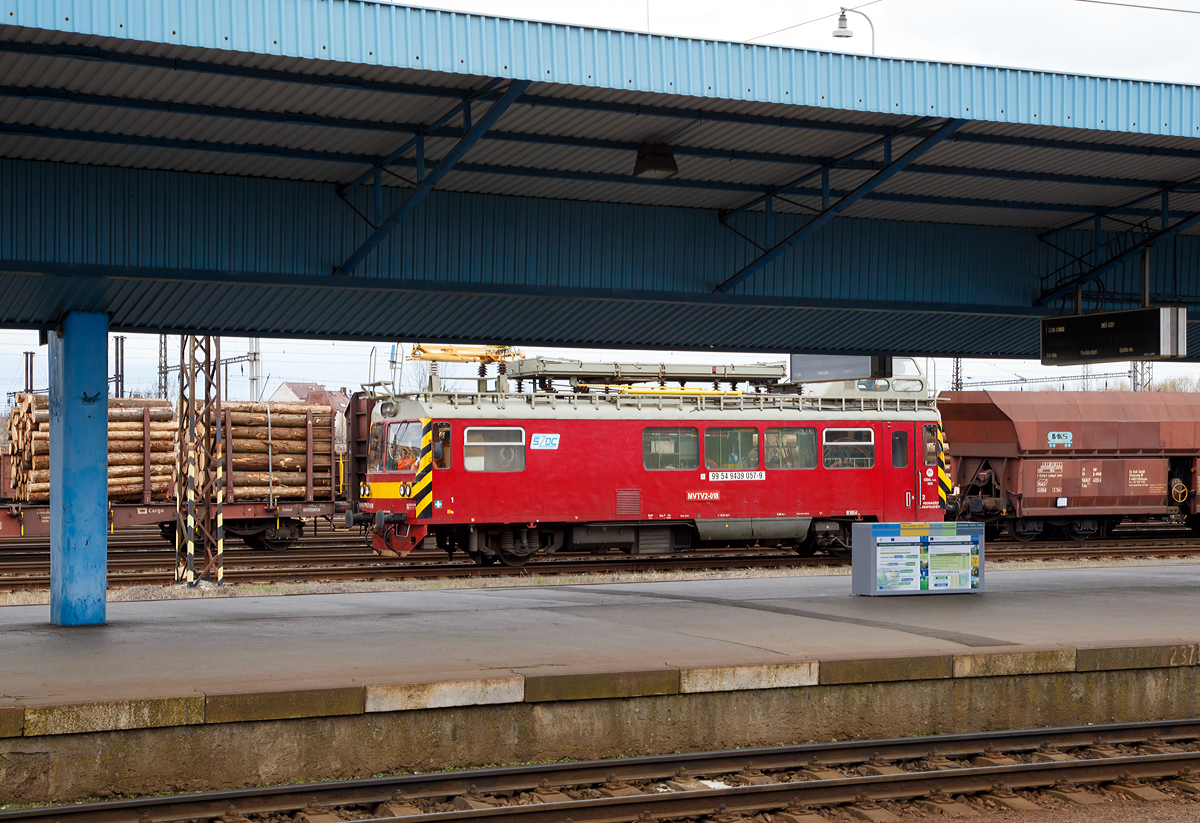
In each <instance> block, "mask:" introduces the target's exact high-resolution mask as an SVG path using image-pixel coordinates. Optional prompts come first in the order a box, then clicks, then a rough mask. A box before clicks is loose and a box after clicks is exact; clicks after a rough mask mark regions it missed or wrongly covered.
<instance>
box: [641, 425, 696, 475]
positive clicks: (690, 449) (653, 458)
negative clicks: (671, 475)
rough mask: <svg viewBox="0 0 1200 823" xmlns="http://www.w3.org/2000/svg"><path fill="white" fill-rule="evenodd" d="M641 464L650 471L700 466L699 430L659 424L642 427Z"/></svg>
mask: <svg viewBox="0 0 1200 823" xmlns="http://www.w3.org/2000/svg"><path fill="white" fill-rule="evenodd" d="M642 465H643V466H645V467H646V468H647V469H649V470H651V471H660V470H669V469H677V470H684V469H686V470H690V471H694V470H696V469H698V468H700V432H699V431H698V430H697V429H691V428H665V427H661V426H657V427H653V428H648V429H642Z"/></svg>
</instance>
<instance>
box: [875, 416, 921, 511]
mask: <svg viewBox="0 0 1200 823" xmlns="http://www.w3.org/2000/svg"><path fill="white" fill-rule="evenodd" d="M915 435H916V424H915V423H884V424H883V438H882V439H883V459H882V460H881V461H880V462H881V463H882V467H883V516H884V520H886V521H887V522H889V523H911V522H913V521H914V520H916V513H917V467H916V465H914V464H915V463H916V462H917V461H916V460H914V459H913V458H914V453H913V452H914V449H913V442H914V436H915Z"/></svg>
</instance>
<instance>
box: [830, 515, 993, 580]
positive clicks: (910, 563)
mask: <svg viewBox="0 0 1200 823" xmlns="http://www.w3.org/2000/svg"><path fill="white" fill-rule="evenodd" d="M851 537H852V540H851V546H852V563H853V566H852V567H851V570H850V575H851V580H850V590H851V592H853V593H854V594H861V595H867V596H879V595H887V594H951V593H960V594H961V593H971V592H981V591H983V524H982V523H855V524H854V528H853V532H852V535H851Z"/></svg>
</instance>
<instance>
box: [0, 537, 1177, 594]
mask: <svg viewBox="0 0 1200 823" xmlns="http://www.w3.org/2000/svg"><path fill="white" fill-rule="evenodd" d="M110 540H111V542H110V549H109V560H108V573H109V586H110V587H111V588H125V587H129V586H139V585H150V586H166V585H170V584H171V583H173V582H174V574H173V566H174V557H175V555H174V552H173V551H172V550H170V549H168V548H166V547H165V545H164V543H163V540H162V538H161V537H160V536H159V534H158V531H157V529H153V528H141V529H129V530H125V531H122V532H121V533H119V534H117V535H113V536H112V537H111V538H110ZM1195 556H1200V539H1197V538H1195V537H1194V536H1192V535H1191V534H1190V532H1186V531H1181V530H1167V529H1157V530H1152V531H1150V532H1149V534H1147V533H1146V532H1129V533H1128V536H1126V537H1118V538H1110V539H1108V540H1104V541H1086V542H1083V543H1079V542H1074V541H1057V542H1037V543H1017V542H1013V541H996V542H993V543H991V544H989V546H988V554H987V558H988V562H989V563H1002V562H1028V561H1038V560H1041V561H1048V560H1092V559H1101V560H1102V559H1124V558H1147V557H1153V558H1186V557H1195ZM849 562H850V561H849V558H839V557H834V556H825V555H818V556H816V557H801V556H799V555H796V554H794V553H792V552H789V551H787V550H783V549H753V550H735V551H733V552H730V551H723V552H722V551H698V552H688V553H686V554H675V555H649V556H630V555H624V554H618V553H615V552H614V553H611V554H610V555H607V556H600V557H597V556H593V555H587V554H559V555H556V556H554V557H552V558H546V559H539V560H534V561H531V562H530V563H528V564H526V565H525V566H522V567H517V568H513V567H508V566H503V565H494V566H484V567H481V566H477V565H475V564H474V563H471V562H468V561H466V560H458V561H457V562H447V560H446V559H445V555H444V554H443V553H442V552H436V551H424V552H422V551H420V550H418V551H415V552H413V553H411V554H409V555H408V556H407V557H405V558H403V559H399V558H393V557H381V556H379V555H376V554H374V553H372V552H371V551H370V550H368V549H367V548H366V547H365V546H364V545H363V543H362V540H361V538H360V537H359V535H358V534H357V533H352V532H345V531H336V530H328V531H321V532H318V533H317V534H315V535H308V536H306V537H305V538H304V539H303V540H302V541H301V542H300V543H299V544H298V545H297V546H296V547H295V548H292V549H289V550H287V551H284V552H273V551H262V550H253V549H249V548H245V547H243V546H241V544H240V542H239V541H236V540H233V541H230V548H229V549H228V550H227V551H226V553H225V556H224V564H225V580H226V582H227V583H233V584H238V583H240V584H270V583H295V582H338V581H371V580H437V579H460V578H498V577H512V576H517V577H528V576H534V575H536V576H556V575H567V574H570V575H583V574H589V575H590V574H612V573H617V572H639V571H697V570H728V569H777V568H796V567H804V566H840V565H848V564H849ZM49 586H50V554H49V543H48V541H47V540H46V539H45V538H41V539H40V540H39V539H35V538H18V539H11V538H10V539H7V540H5V541H0V591H36V590H45V589H47V588H49Z"/></svg>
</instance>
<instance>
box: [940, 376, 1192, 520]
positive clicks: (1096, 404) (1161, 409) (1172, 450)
mask: <svg viewBox="0 0 1200 823" xmlns="http://www.w3.org/2000/svg"><path fill="white" fill-rule="evenodd" d="M939 409H940V411H941V415H942V425H943V426H944V427H945V432H946V438H947V448H948V450H949V454H950V457H951V467H952V468H951V472H952V483H953V485H954V486H955V487H956V488H957V493H956V494H955V495H954V497H953V498H952V500H951V506H952V509H953V510H954V511H955V513H956V516H957V517H958V518H959V519H963V520H973V521H979V522H983V523H986V524H989V525H990V526H992V527H993V531H995V532H997V533H998V532H999V531H1000V529H1003V530H1005V531H1007V532H1008V533H1009V534H1010V535H1012V536H1013V537H1014V538H1015V539H1017V540H1019V541H1022V542H1025V541H1029V540H1033V539H1034V538H1037V537H1039V536H1048V535H1050V534H1052V533H1053V532H1054V531H1055V530H1059V531H1061V532H1062V533H1064V534H1065V535H1066V536H1067V537H1069V538H1071V539H1074V540H1086V539H1087V538H1089V537H1091V536H1093V535H1098V536H1104V535H1105V534H1106V532H1107V530H1108V529H1109V528H1111V527H1112V526H1114V525H1116V524H1117V523H1119V522H1121V520H1122V519H1125V518H1131V519H1134V520H1140V521H1150V520H1159V521H1165V520H1169V519H1172V518H1176V519H1178V518H1183V519H1184V520H1185V522H1187V524H1188V525H1189V526H1191V527H1192V528H1193V529H1195V530H1197V531H1200V513H1197V511H1196V510H1195V509H1194V505H1195V500H1196V467H1197V460H1198V459H1200V403H1198V402H1197V398H1196V396H1195V395H1190V394H1179V393H1166V392H1138V393H1134V392H1053V391H1047V392H1019V391H1016V392H1014V391H1007V392H1002V391H962V392H946V393H943V394H942V395H941V397H940V401H939Z"/></svg>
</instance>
